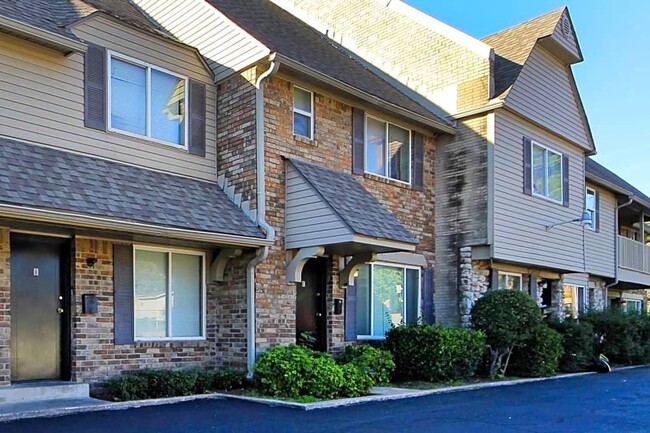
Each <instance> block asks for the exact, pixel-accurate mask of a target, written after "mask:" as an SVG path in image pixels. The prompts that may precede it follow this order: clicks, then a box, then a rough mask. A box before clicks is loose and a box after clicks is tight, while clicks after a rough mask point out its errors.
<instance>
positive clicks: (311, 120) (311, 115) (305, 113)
mask: <svg viewBox="0 0 650 433" xmlns="http://www.w3.org/2000/svg"><path fill="white" fill-rule="evenodd" d="M293 87H294V93H293V97H294V101H293V113H294V117H293V126H292V127H293V135H295V136H298V137H302V138H306V139H308V140H313V139H314V92H312V91H311V90H307V89H305V88H303V87H299V86H293ZM295 89H299V90H302V91H303V92H307V93H309V100H310V102H311V113H310V112H308V111H304V110H301V109H299V108H296V99H295V98H296V93H295ZM296 113H298V114H302V115H303V116H307V117H309V134H310V136H309V137H307V136H306V135H302V134H298V133H296V116H295V114H296Z"/></svg>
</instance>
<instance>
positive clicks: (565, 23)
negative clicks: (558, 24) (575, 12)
mask: <svg viewBox="0 0 650 433" xmlns="http://www.w3.org/2000/svg"><path fill="white" fill-rule="evenodd" d="M562 33H563V34H564V37H565V38H568V37H569V35H570V34H571V22H570V21H569V17H568V16H566V15H564V17H563V18H562Z"/></svg>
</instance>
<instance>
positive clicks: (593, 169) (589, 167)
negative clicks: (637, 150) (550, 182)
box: [585, 158, 650, 206]
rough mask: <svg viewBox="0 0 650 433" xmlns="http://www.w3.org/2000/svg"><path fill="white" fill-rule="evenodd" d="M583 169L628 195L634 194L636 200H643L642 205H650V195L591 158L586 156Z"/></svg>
mask: <svg viewBox="0 0 650 433" xmlns="http://www.w3.org/2000/svg"><path fill="white" fill-rule="evenodd" d="M585 171H586V172H587V174H588V175H591V176H593V177H595V178H596V179H600V180H601V181H603V182H605V183H608V184H611V185H614V186H617V187H619V188H620V189H622V190H624V191H626V192H627V193H628V194H630V195H634V197H635V198H636V199H637V200H640V201H642V202H645V203H644V205H646V206H650V197H648V196H647V195H646V194H644V193H643V192H642V191H641V190H639V189H637V188H636V187H635V186H634V185H632V184H631V183H629V182H627V181H626V180H624V179H623V178H621V177H620V176H619V175H617V174H616V173H614V172H613V171H611V170H609V169H607V168H605V167H603V166H602V165H600V164H598V163H597V162H596V161H594V160H593V159H591V158H586V162H585Z"/></svg>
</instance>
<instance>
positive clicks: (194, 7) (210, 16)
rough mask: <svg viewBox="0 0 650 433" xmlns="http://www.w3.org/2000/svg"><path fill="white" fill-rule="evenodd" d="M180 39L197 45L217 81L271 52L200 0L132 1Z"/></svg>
mask: <svg viewBox="0 0 650 433" xmlns="http://www.w3.org/2000/svg"><path fill="white" fill-rule="evenodd" d="M135 3H136V4H137V5H138V6H140V7H141V8H142V9H143V10H144V11H145V12H146V13H147V14H149V15H150V16H151V17H152V18H154V19H155V20H156V21H157V22H158V23H160V24H161V25H162V26H163V27H164V28H165V29H166V30H167V31H169V32H170V33H172V34H173V35H174V36H175V37H176V38H178V39H179V40H180V41H182V42H184V43H186V44H188V45H191V46H193V47H196V48H197V49H199V50H200V51H201V54H202V55H203V57H205V58H206V59H207V62H208V64H209V65H210V67H211V68H212V70H213V71H214V75H215V77H216V79H217V81H221V80H223V79H224V78H227V77H228V76H229V75H231V74H232V73H234V72H239V71H241V70H242V69H244V68H246V67H248V66H250V65H252V64H254V63H255V62H257V61H259V60H260V59H262V58H264V57H265V56H268V55H269V53H270V51H269V49H268V48H266V47H265V46H264V45H262V44H261V43H260V42H258V41H257V40H256V39H255V38H253V37H252V36H251V35H249V34H248V33H246V32H245V31H244V30H242V29H241V28H240V27H238V26H237V25H236V24H235V23H233V22H232V21H230V20H229V19H228V18H227V17H225V16H224V15H223V14H222V13H221V12H219V11H218V10H217V9H215V8H214V7H212V6H210V5H209V4H208V2H206V1H203V0H135Z"/></svg>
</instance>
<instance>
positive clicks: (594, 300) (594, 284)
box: [589, 277, 607, 311]
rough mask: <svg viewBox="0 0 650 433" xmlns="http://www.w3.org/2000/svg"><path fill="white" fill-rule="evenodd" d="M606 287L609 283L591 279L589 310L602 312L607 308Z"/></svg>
mask: <svg viewBox="0 0 650 433" xmlns="http://www.w3.org/2000/svg"><path fill="white" fill-rule="evenodd" d="M606 285H607V282H606V281H605V280H603V279H601V278H596V277H590V278H589V308H591V309H592V310H598V311H602V310H604V309H605V308H607V298H606V296H607V295H606V292H607V289H606V288H605V287H606Z"/></svg>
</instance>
